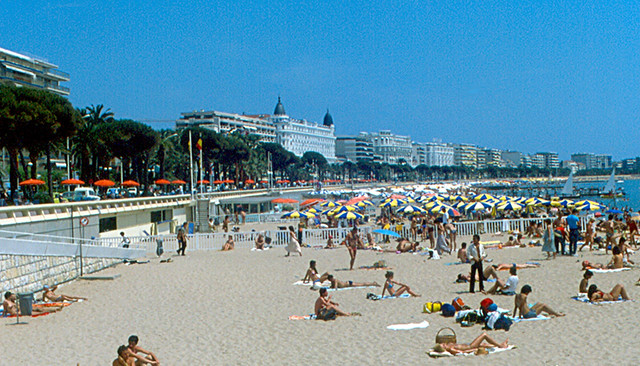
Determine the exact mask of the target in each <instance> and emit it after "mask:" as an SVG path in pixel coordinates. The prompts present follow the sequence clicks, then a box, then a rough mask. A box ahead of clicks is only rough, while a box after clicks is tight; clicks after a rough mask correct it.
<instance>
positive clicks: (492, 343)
mask: <svg viewBox="0 0 640 366" xmlns="http://www.w3.org/2000/svg"><path fill="white" fill-rule="evenodd" d="M485 342H486V343H485ZM493 347H498V348H507V347H509V338H507V339H506V340H505V341H504V342H502V343H498V342H497V341H496V340H495V339H493V338H491V337H490V336H489V335H488V334H487V332H482V334H480V335H479V336H478V337H476V339H474V340H473V341H472V342H471V343H469V344H460V343H440V344H436V345H435V347H433V350H434V351H436V352H449V353H451V354H452V355H457V354H459V353H473V352H475V351H477V350H478V349H479V348H493Z"/></svg>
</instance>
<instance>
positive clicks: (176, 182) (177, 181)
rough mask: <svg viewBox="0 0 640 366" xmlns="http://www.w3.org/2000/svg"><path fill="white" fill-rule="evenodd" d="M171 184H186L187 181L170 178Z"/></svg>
mask: <svg viewBox="0 0 640 366" xmlns="http://www.w3.org/2000/svg"><path fill="white" fill-rule="evenodd" d="M171 184H187V182H185V181H183V180H180V179H176V180H172V181H171Z"/></svg>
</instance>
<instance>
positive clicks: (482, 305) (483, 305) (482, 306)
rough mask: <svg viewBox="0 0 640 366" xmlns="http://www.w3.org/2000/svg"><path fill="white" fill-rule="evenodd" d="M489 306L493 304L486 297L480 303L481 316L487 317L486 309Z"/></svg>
mask: <svg viewBox="0 0 640 366" xmlns="http://www.w3.org/2000/svg"><path fill="white" fill-rule="evenodd" d="M491 304H493V300H491V299H490V298H488V297H487V298H486V299H484V300H482V301H480V309H482V314H484V315H487V313H488V311H487V308H488V307H489V305H491Z"/></svg>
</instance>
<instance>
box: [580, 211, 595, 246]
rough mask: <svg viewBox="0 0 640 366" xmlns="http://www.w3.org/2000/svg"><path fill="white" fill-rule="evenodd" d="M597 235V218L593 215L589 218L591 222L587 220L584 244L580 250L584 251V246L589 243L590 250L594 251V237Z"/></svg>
mask: <svg viewBox="0 0 640 366" xmlns="http://www.w3.org/2000/svg"><path fill="white" fill-rule="evenodd" d="M595 236H596V220H595V219H594V218H593V217H592V218H590V219H589V222H587V229H586V232H585V234H584V244H582V246H581V247H580V249H578V250H579V251H582V248H584V247H586V246H587V245H588V246H589V251H592V250H593V239H594V238H595Z"/></svg>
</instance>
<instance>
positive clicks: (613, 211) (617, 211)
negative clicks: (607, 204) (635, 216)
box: [606, 208, 624, 214]
mask: <svg viewBox="0 0 640 366" xmlns="http://www.w3.org/2000/svg"><path fill="white" fill-rule="evenodd" d="M606 212H607V213H612V214H621V213H624V212H622V211H620V210H616V209H613V208H612V209H611V210H607V211H606Z"/></svg>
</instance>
